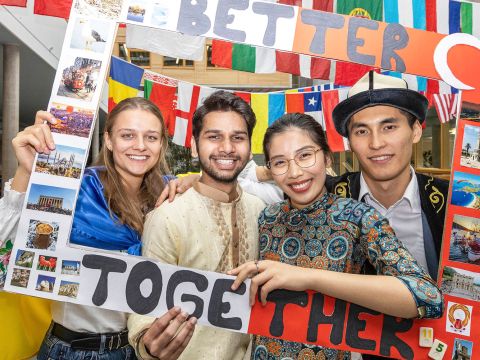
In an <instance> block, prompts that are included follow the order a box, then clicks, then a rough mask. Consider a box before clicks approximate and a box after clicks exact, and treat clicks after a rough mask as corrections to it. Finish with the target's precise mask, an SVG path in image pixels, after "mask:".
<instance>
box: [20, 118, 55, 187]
mask: <svg viewBox="0 0 480 360" xmlns="http://www.w3.org/2000/svg"><path fill="white" fill-rule="evenodd" d="M56 122H57V120H56V119H55V117H54V116H53V115H52V114H50V113H49V112H46V111H37V114H36V116H35V124H34V125H32V126H28V127H26V128H25V129H24V130H23V131H20V132H19V133H18V134H17V136H15V137H14V138H13V140H12V145H13V150H14V151H15V157H16V158H17V161H18V168H17V171H16V173H15V178H14V180H13V183H12V189H14V190H16V191H20V192H24V191H25V190H26V189H27V185H28V180H29V179H30V173H31V171H32V166H33V161H34V160H35V154H36V153H44V154H50V151H52V150H54V149H55V143H54V141H53V137H52V133H51V132H50V127H49V126H48V124H49V123H50V124H56Z"/></svg>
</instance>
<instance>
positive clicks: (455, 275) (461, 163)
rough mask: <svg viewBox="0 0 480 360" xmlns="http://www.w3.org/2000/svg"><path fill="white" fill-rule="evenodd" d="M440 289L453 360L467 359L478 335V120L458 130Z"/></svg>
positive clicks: (464, 123)
mask: <svg viewBox="0 0 480 360" xmlns="http://www.w3.org/2000/svg"><path fill="white" fill-rule="evenodd" d="M456 131H457V134H456V140H455V150H454V154H453V162H452V173H453V177H452V178H453V180H452V183H451V184H450V195H449V204H448V208H447V209H448V210H447V215H446V219H445V230H444V238H443V248H442V255H441V271H440V274H439V284H440V286H441V290H442V292H443V294H444V296H445V306H446V307H445V311H446V315H445V316H444V318H445V319H446V324H445V330H446V331H447V333H450V334H451V336H453V337H454V339H453V342H452V344H453V349H452V350H451V351H452V359H466V358H471V357H472V356H473V355H472V354H473V351H474V350H475V352H476V353H478V351H480V349H474V348H473V339H474V338H477V339H478V336H479V335H480V323H479V319H480V117H479V118H478V119H460V120H459V121H458V122H457V127H456Z"/></svg>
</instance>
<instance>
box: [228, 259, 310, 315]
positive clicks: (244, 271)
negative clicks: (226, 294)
mask: <svg viewBox="0 0 480 360" xmlns="http://www.w3.org/2000/svg"><path fill="white" fill-rule="evenodd" d="M306 271H308V269H305V268H302V267H298V266H292V265H288V264H285V263H281V262H278V261H271V260H262V261H258V262H254V261H249V262H247V263H245V264H243V265H240V266H239V267H237V268H235V269H233V270H231V271H229V272H228V274H229V275H237V278H236V279H235V282H234V283H233V285H232V290H234V291H235V290H236V289H237V288H238V287H239V286H240V284H241V283H243V282H244V281H245V279H247V278H252V283H251V285H250V305H252V306H253V304H254V303H255V296H256V294H257V291H258V289H259V287H261V289H260V300H261V302H262V304H263V305H265V304H266V303H267V296H268V294H269V293H270V292H271V291H273V290H276V289H285V290H294V291H302V290H305V289H309V288H310V287H309V285H308V283H306V281H305V280H308V278H309V277H308V276H305V272H306Z"/></svg>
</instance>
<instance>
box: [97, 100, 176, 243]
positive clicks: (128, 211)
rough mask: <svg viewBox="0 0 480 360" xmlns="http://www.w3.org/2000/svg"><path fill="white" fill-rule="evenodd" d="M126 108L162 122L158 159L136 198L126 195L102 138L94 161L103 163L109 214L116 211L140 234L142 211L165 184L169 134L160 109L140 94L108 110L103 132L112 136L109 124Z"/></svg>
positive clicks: (121, 218) (149, 205) (148, 208)
mask: <svg viewBox="0 0 480 360" xmlns="http://www.w3.org/2000/svg"><path fill="white" fill-rule="evenodd" d="M126 110H143V111H148V112H149V113H151V114H153V115H155V117H156V118H157V119H158V121H160V124H161V134H160V137H161V138H160V141H161V142H162V146H161V149H160V156H159V158H158V161H157V163H156V164H155V166H154V167H153V168H151V169H150V170H149V171H148V172H147V173H146V174H145V175H144V176H143V181H142V184H141V185H140V190H139V202H137V201H132V199H129V198H126V197H125V194H127V191H126V189H125V186H124V184H123V181H124V179H123V178H122V176H121V175H120V173H119V172H118V171H117V170H116V169H115V162H114V161H113V152H112V151H111V150H109V149H108V147H107V146H106V141H104V142H103V146H102V149H101V151H100V154H99V157H98V159H97V161H96V162H95V165H101V166H105V171H103V172H101V173H100V179H101V181H102V184H103V187H104V194H105V198H106V199H107V202H108V207H109V210H110V215H111V216H112V217H113V214H115V215H116V216H117V217H118V219H119V220H120V222H121V223H122V224H127V225H129V226H131V227H132V228H134V229H135V230H137V231H138V232H139V233H140V234H141V233H142V232H143V221H144V217H145V214H146V213H147V212H149V211H150V210H152V209H153V208H154V206H155V202H156V201H157V199H158V197H159V196H160V193H161V192H162V190H163V189H164V187H165V184H164V181H163V175H164V174H168V173H169V169H168V165H167V160H166V154H167V149H168V135H167V129H166V126H165V122H164V121H163V116H162V113H161V112H160V109H159V108H158V107H157V106H156V105H155V104H154V103H152V102H151V101H149V100H146V99H144V98H140V97H133V98H128V99H125V100H123V101H121V102H119V103H118V105H117V106H115V108H113V110H112V111H111V112H110V113H109V114H108V117H107V120H106V122H105V129H104V133H108V135H109V136H110V137H111V136H112V128H113V126H114V124H115V119H116V118H117V117H118V115H119V114H120V113H122V112H123V111H126Z"/></svg>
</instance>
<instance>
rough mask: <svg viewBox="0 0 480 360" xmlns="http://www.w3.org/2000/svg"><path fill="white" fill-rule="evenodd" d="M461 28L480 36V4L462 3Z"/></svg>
mask: <svg viewBox="0 0 480 360" xmlns="http://www.w3.org/2000/svg"><path fill="white" fill-rule="evenodd" d="M460 29H461V31H462V33H466V34H470V35H473V36H475V37H477V38H480V4H479V3H469V2H461V3H460Z"/></svg>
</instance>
